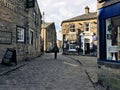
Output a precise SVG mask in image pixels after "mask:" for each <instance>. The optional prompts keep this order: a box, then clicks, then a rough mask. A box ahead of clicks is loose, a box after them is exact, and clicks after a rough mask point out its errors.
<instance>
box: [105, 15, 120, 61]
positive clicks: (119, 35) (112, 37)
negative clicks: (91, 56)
mask: <svg viewBox="0 0 120 90" xmlns="http://www.w3.org/2000/svg"><path fill="white" fill-rule="evenodd" d="M119 19H120V16H116V17H112V18H108V19H106V44H107V45H106V55H107V60H120V22H119Z"/></svg>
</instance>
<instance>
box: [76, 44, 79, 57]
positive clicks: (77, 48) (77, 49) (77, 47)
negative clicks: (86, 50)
mask: <svg viewBox="0 0 120 90" xmlns="http://www.w3.org/2000/svg"><path fill="white" fill-rule="evenodd" d="M76 51H77V54H78V55H79V53H80V47H79V45H77V46H76Z"/></svg>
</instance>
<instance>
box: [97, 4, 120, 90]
mask: <svg viewBox="0 0 120 90" xmlns="http://www.w3.org/2000/svg"><path fill="white" fill-rule="evenodd" d="M98 33H99V50H98V66H99V69H100V73H99V75H98V81H99V82H100V83H101V84H102V85H104V86H105V87H106V88H107V90H109V89H110V90H120V69H119V68H120V3H115V4H112V5H109V6H106V7H103V8H100V9H99V10H98Z"/></svg>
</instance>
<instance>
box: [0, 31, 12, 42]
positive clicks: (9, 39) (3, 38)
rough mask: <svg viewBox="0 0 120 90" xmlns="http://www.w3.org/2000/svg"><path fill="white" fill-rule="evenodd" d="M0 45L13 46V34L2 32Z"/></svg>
mask: <svg viewBox="0 0 120 90" xmlns="http://www.w3.org/2000/svg"><path fill="white" fill-rule="evenodd" d="M0 44H12V32H8V31H0Z"/></svg>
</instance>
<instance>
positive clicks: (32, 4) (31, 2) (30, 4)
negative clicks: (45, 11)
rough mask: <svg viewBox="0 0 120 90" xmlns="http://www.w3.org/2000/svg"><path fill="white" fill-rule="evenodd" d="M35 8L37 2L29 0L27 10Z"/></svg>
mask: <svg viewBox="0 0 120 90" xmlns="http://www.w3.org/2000/svg"><path fill="white" fill-rule="evenodd" d="M34 6H35V0H27V2H26V7H27V8H32V7H34Z"/></svg>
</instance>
